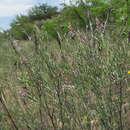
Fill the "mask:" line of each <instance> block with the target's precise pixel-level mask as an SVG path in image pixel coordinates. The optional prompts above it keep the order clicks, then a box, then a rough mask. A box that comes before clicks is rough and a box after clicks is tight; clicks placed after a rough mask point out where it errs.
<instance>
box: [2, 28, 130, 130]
mask: <svg viewBox="0 0 130 130" xmlns="http://www.w3.org/2000/svg"><path fill="white" fill-rule="evenodd" d="M115 31H116V30H115V29H113V30H111V33H110V32H109V31H106V32H105V34H104V35H103V34H102V33H95V34H94V39H93V37H91V36H89V37H88V35H87V34H86V33H84V35H83V37H81V36H82V35H81V36H79V35H80V34H78V35H77V36H76V38H75V39H74V40H72V39H70V38H69V36H68V37H66V38H64V39H63V41H62V49H60V48H59V46H58V44H57V42H56V40H50V41H46V40H43V41H40V40H39V43H40V49H39V50H38V52H37V53H36V52H35V47H34V45H33V44H30V41H21V43H20V46H21V48H22V49H21V52H20V54H21V56H22V57H26V58H27V62H25V63H24V62H23V61H22V63H21V64H19V65H20V66H19V67H16V66H14V65H13V64H14V62H15V61H18V62H19V61H20V59H19V57H18V56H16V55H15V53H14V51H13V49H11V46H10V44H9V43H8V42H3V43H2V44H1V46H0V59H1V62H0V76H1V77H3V79H2V78H1V79H0V85H1V86H2V85H3V84H4V85H5V86H6V87H7V88H4V89H3V87H2V89H1V90H3V91H2V92H3V93H2V95H3V96H2V100H3V101H4V104H5V105H6V107H7V109H8V111H9V113H10V115H11V118H12V120H13V121H14V123H13V121H12V120H11V118H10V116H9V115H8V113H7V111H6V110H5V107H4V106H3V105H2V104H1V105H0V107H1V108H2V111H1V113H0V123H1V125H0V127H1V128H2V129H4V130H6V129H17V128H18V129H20V130H29V129H31V130H36V129H42V130H52V129H54V130H63V129H64V130H80V129H82V130H86V129H88V130H91V128H92V127H94V126H93V125H94V124H93V123H92V122H95V123H96V125H97V129H103V130H106V129H110V130H117V129H121V128H122V127H123V129H124V130H125V129H126V130H127V129H128V128H129V121H128V120H129V119H128V113H129V111H130V109H129V107H128V106H127V107H126V108H124V107H125V105H126V104H127V103H129V99H130V97H129V95H128V93H129V92H128V88H129V86H128V80H129V76H128V74H127V70H128V64H129V60H128V59H129V43H128V42H127V39H126V37H125V38H124V36H122V34H120V33H118V31H117V33H116V32H115ZM81 33H83V32H81ZM113 34H114V35H113ZM82 38H84V39H85V40H84V41H83V40H82ZM119 38H120V39H119ZM39 39H41V37H40V36H39ZM30 54H31V55H30ZM20 62H21V61H20ZM5 79H7V80H5ZM3 97H4V98H3ZM123 108H124V109H127V110H126V112H124V109H123ZM121 112H122V113H121ZM126 122H127V123H126Z"/></svg>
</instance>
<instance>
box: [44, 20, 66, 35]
mask: <svg viewBox="0 0 130 130" xmlns="http://www.w3.org/2000/svg"><path fill="white" fill-rule="evenodd" d="M62 21H63V20H62V19H61V17H55V18H53V19H49V20H46V21H45V22H44V23H43V26H42V30H43V31H44V32H47V34H48V36H51V38H56V37H57V33H60V34H64V33H66V32H67V26H68V24H67V23H65V22H62Z"/></svg>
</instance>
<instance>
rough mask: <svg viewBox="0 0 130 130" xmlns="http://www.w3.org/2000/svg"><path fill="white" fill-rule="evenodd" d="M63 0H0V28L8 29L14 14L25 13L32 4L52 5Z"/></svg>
mask: <svg viewBox="0 0 130 130" xmlns="http://www.w3.org/2000/svg"><path fill="white" fill-rule="evenodd" d="M63 1H64V0H0V30H6V29H9V27H10V26H9V25H10V23H11V21H12V20H13V19H14V18H15V16H16V15H19V14H26V13H27V11H28V10H29V9H30V8H31V7H33V6H34V5H37V4H39V3H47V4H49V5H52V6H57V5H59V4H60V3H61V2H63ZM66 1H68V0H66Z"/></svg>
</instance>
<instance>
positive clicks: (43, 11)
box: [28, 4, 58, 21]
mask: <svg viewBox="0 0 130 130" xmlns="http://www.w3.org/2000/svg"><path fill="white" fill-rule="evenodd" d="M57 14H58V11H57V7H52V6H49V5H47V4H41V5H38V6H35V7H33V8H32V9H31V10H30V11H29V12H28V16H29V18H30V19H31V20H33V21H34V20H46V19H48V18H51V17H52V16H55V15H57Z"/></svg>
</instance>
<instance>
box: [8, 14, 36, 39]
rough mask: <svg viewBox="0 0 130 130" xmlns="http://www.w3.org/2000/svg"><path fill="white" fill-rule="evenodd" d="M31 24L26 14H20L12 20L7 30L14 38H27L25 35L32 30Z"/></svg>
mask: <svg viewBox="0 0 130 130" xmlns="http://www.w3.org/2000/svg"><path fill="white" fill-rule="evenodd" d="M33 26H34V25H33V23H32V22H31V20H30V19H29V17H28V16H24V15H20V16H17V17H16V19H15V20H14V21H13V22H12V24H11V29H10V30H9V32H10V33H11V34H12V35H13V37H14V38H16V39H27V38H28V36H27V35H29V34H30V33H31V32H32V30H33Z"/></svg>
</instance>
